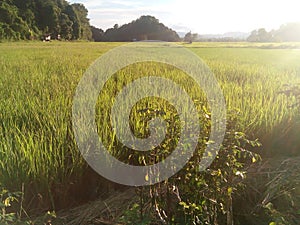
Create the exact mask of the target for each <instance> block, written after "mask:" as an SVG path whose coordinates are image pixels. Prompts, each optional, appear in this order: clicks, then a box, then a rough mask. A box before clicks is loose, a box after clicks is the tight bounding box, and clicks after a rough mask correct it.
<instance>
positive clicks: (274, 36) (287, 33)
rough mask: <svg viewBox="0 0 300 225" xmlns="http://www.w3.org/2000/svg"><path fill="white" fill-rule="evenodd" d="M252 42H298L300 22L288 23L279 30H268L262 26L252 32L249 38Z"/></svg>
mask: <svg viewBox="0 0 300 225" xmlns="http://www.w3.org/2000/svg"><path fill="white" fill-rule="evenodd" d="M247 41H250V42H298V41H300V23H287V24H284V25H282V26H281V27H280V28H279V29H278V30H271V31H270V32H267V31H266V29H265V28H260V29H258V30H254V31H252V32H251V35H250V36H249V37H248V38H247Z"/></svg>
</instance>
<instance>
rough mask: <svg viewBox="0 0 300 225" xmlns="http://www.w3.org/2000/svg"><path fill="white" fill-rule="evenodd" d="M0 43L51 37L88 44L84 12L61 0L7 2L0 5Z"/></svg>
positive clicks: (89, 30) (85, 12)
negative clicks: (59, 36)
mask: <svg viewBox="0 0 300 225" xmlns="http://www.w3.org/2000/svg"><path fill="white" fill-rule="evenodd" d="M0 15H1V17H0V40H3V39H4V40H26V39H37V38H38V37H40V36H41V35H49V34H50V35H51V36H52V37H53V38H57V36H58V35H61V38H64V39H67V40H77V39H84V40H91V35H92V34H91V29H90V24H89V20H88V19H87V9H86V8H85V7H84V5H82V4H72V5H70V4H69V3H68V2H67V1H65V0H57V1H50V0H47V1H42V0H22V1H21V0H9V1H2V2H1V3H0Z"/></svg>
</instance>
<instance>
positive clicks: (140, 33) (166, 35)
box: [102, 16, 179, 41]
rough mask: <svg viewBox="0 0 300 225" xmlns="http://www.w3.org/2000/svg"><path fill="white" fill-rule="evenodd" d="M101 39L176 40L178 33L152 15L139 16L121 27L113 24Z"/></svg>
mask: <svg viewBox="0 0 300 225" xmlns="http://www.w3.org/2000/svg"><path fill="white" fill-rule="evenodd" d="M102 40H103V41H132V40H137V41H141V40H160V41H178V40H179V36H178V34H177V33H176V32H175V31H173V30H172V29H170V28H168V27H166V26H165V25H163V24H162V23H160V22H159V20H158V19H156V18H155V17H153V16H141V17H140V18H138V19H137V20H134V21H132V22H131V23H128V24H125V25H123V26H121V27H118V26H115V27H114V28H110V29H108V30H106V31H105V33H104V36H103V38H102Z"/></svg>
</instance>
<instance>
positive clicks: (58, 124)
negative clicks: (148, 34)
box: [0, 42, 300, 205]
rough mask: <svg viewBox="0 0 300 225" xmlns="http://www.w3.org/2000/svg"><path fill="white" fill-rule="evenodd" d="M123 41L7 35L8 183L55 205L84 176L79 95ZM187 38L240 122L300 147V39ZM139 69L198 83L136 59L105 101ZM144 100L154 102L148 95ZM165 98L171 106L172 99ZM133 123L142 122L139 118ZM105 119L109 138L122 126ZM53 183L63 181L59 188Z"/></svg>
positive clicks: (0, 92)
mask: <svg viewBox="0 0 300 225" xmlns="http://www.w3.org/2000/svg"><path fill="white" fill-rule="evenodd" d="M179 44H180V43H179ZM119 45H121V43H85V42H75V43H71V42H70V43H65V42H51V43H42V42H18V43H0V184H1V185H2V186H4V187H6V188H8V189H10V190H21V189H22V186H23V185H24V186H25V194H26V195H28V196H29V197H28V199H33V201H36V199H37V198H38V197H37V195H38V194H41V195H43V196H44V198H45V199H48V200H47V201H48V202H46V203H45V204H46V205H47V204H51V203H53V201H55V199H53V196H54V194H53V193H59V192H60V191H61V190H63V189H64V188H65V187H67V186H68V185H70V183H71V182H73V181H74V179H75V178H74V177H76V179H77V178H78V179H79V177H80V176H81V175H82V174H83V173H84V169H85V168H86V163H85V161H84V160H83V158H82V157H81V155H80V153H79V151H78V149H77V146H76V143H75V140H74V134H73V130H72V121H71V118H72V101H73V96H74V93H75V89H76V87H77V84H78V82H79V81H80V79H81V77H82V76H83V74H84V72H85V70H86V69H87V68H88V67H89V66H90V65H91V63H92V62H94V61H95V60H96V59H97V58H98V57H100V56H101V55H102V54H104V53H105V52H107V51H109V50H110V49H113V48H114V47H116V46H119ZM184 46H185V47H187V48H188V49H190V50H191V51H193V52H194V53H195V54H197V55H198V56H199V57H200V58H201V59H202V60H203V61H204V62H205V63H206V64H207V65H208V66H209V68H210V69H211V71H212V72H213V73H214V74H215V76H216V79H217V80H218V82H219V84H220V86H221V89H222V91H223V93H224V96H225V100H226V105H227V110H228V111H229V112H234V113H235V114H236V115H237V120H238V129H239V130H241V131H243V132H245V133H246V134H247V135H248V136H250V137H251V138H258V139H259V140H261V141H262V143H263V147H262V149H261V150H260V151H261V152H260V153H261V154H262V155H265V156H270V155H274V154H279V155H295V154H299V152H297V150H298V148H299V144H300V141H298V138H297V134H298V132H297V130H298V128H299V118H300V117H299V108H298V107H290V106H292V105H294V104H295V102H296V98H295V97H293V96H290V97H287V96H286V95H283V94H280V91H281V90H284V89H285V87H286V86H285V85H287V84H290V85H294V84H298V83H300V63H299V59H300V51H298V50H296V49H294V48H295V47H299V44H297V43H292V44H285V43H283V44H276V45H268V44H264V45H263V44H246V43H242V44H241V43H231V44H226V43H193V44H191V45H184ZM132 71H139V74H149V73H151V74H153V75H157V76H158V75H159V74H161V72H162V71H163V72H164V74H166V77H168V78H173V79H174V80H176V81H178V82H179V83H180V82H181V83H184V84H186V86H187V89H188V88H189V87H192V86H190V85H189V82H191V80H189V79H188V78H187V77H186V76H185V75H184V74H183V73H182V72H181V71H178V70H175V69H174V68H162V67H161V66H160V65H158V64H155V63H148V64H145V65H138V64H137V65H132V66H131V67H128V68H124V69H123V70H122V71H120V72H119V74H121V75H122V76H123V78H122V80H121V82H120V83H118V82H117V83H116V87H115V88H114V89H109V88H108V91H107V92H106V93H104V96H102V98H101V101H100V102H98V107H99V109H106V108H107V107H109V106H110V105H111V104H112V100H111V96H110V95H111V94H113V93H114V92H115V91H116V90H120V89H121V88H122V85H124V83H126V82H130V81H132V80H133V79H134V78H136V77H137V75H136V74H134V72H132ZM128 74H129V75H128ZM108 85H109V84H108ZM111 85H114V84H113V83H112V84H111ZM188 93H190V94H191V95H192V96H193V98H194V99H195V100H198V101H200V102H203V101H204V100H203V95H202V94H201V90H199V89H194V88H190V90H188ZM103 99H104V100H105V101H103ZM106 101H107V102H106ZM141 104H142V105H143V104H144V105H143V107H146V104H147V103H145V102H144V103H143V102H142V103H141ZM162 104H163V105H165V106H164V107H165V108H164V109H165V111H167V109H168V107H169V106H168V105H167V103H164V102H163V103H162ZM201 107H202V106H201ZM201 107H200V106H199V110H200V108H201ZM165 117H170V115H168V114H167V115H165ZM102 119H103V118H98V120H100V121H102ZM132 123H137V122H136V121H135V119H133V120H132ZM142 125H143V124H142ZM142 125H141V124H140V125H139V126H137V127H138V128H139V129H140V133H143V126H142ZM98 126H99V129H100V130H101V129H102V131H103V132H104V134H109V137H107V139H108V138H111V139H114V134H113V133H110V132H108V131H106V130H105V129H109V125H108V124H101V123H98ZM144 135H145V134H144ZM111 139H109V140H111ZM107 144H108V145H109V143H107ZM116 154H118V153H116ZM53 187H56V188H57V187H61V189H60V190H53ZM29 205H30V204H29Z"/></svg>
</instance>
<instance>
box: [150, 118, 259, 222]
mask: <svg viewBox="0 0 300 225" xmlns="http://www.w3.org/2000/svg"><path fill="white" fill-rule="evenodd" d="M233 123H234V122H233V121H232V122H230V123H229V124H228V126H230V128H229V129H228V131H227V133H226V137H225V140H224V143H223V145H222V147H221V149H220V152H219V155H218V156H217V158H216V159H215V160H214V162H213V164H212V165H211V166H210V167H209V168H208V169H207V170H205V171H199V163H200V161H201V158H202V154H203V149H204V148H205V143H201V142H200V143H201V144H200V145H199V146H198V148H197V150H196V153H195V154H194V156H193V158H192V159H191V160H190V161H189V163H188V164H187V166H186V167H185V168H184V169H182V170H181V171H180V172H179V173H177V174H176V175H174V176H173V177H172V178H170V179H169V180H168V181H166V182H163V183H161V184H158V185H155V186H153V187H150V188H149V198H150V199H151V202H152V204H153V207H154V208H155V209H156V212H157V217H158V218H159V219H160V221H161V223H165V224H231V223H232V222H233V216H234V215H233V210H232V196H233V195H234V194H235V192H237V191H239V190H240V189H241V187H242V181H243V179H244V178H245V177H246V173H247V172H246V170H247V168H248V167H249V165H251V164H252V163H254V162H256V161H258V160H259V159H260V157H259V156H258V155H257V154H254V153H252V152H250V151H248V150H246V149H245V147H246V146H247V145H248V147H254V146H258V145H259V143H258V142H257V141H249V140H248V139H246V137H245V135H244V134H243V133H241V132H236V131H235V127H231V126H234V124H233ZM207 128H208V127H204V130H205V131H203V132H207V130H206V129H207ZM202 129H203V128H202ZM225 221H227V222H225Z"/></svg>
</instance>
